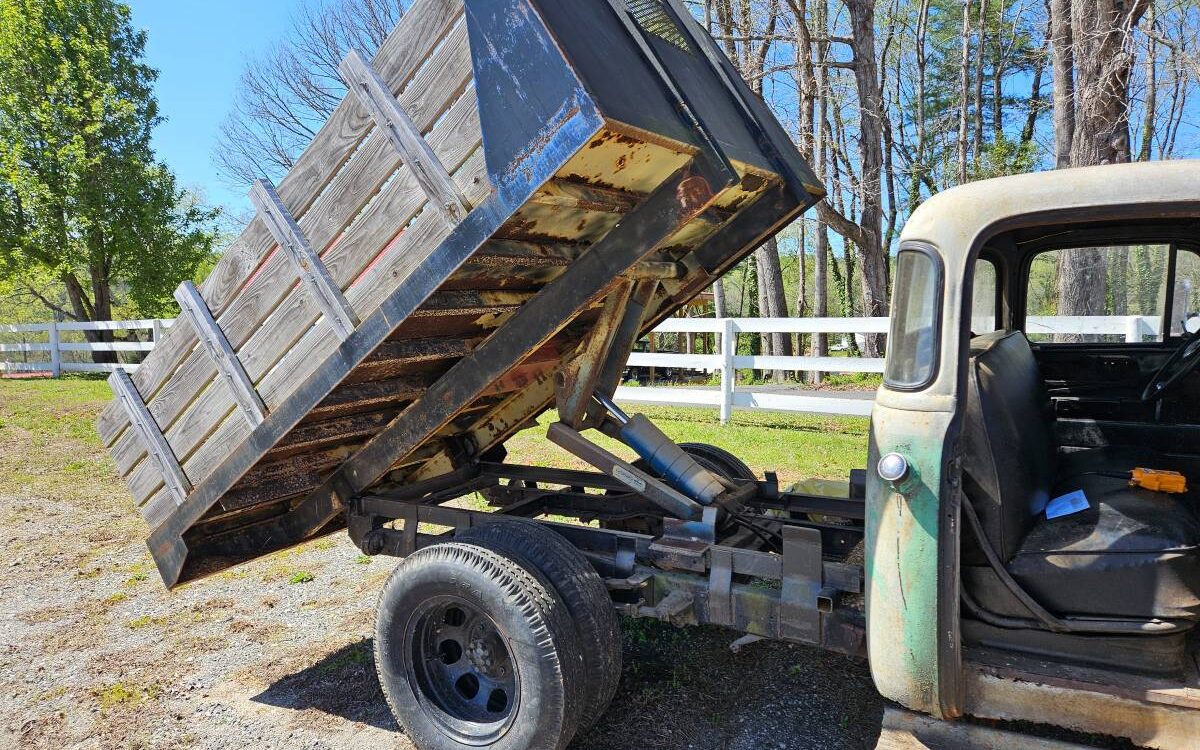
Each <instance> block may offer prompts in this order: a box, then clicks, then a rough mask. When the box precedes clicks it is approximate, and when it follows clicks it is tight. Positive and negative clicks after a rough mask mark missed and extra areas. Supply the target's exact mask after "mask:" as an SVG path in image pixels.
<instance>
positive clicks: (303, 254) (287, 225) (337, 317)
mask: <svg viewBox="0 0 1200 750" xmlns="http://www.w3.org/2000/svg"><path fill="white" fill-rule="evenodd" d="M250 201H251V202H252V203H253V204H254V207H255V208H256V209H258V217H259V219H261V220H262V221H263V222H265V223H266V224H267V227H268V228H269V229H270V230H271V236H272V237H274V238H275V241H276V242H277V243H279V249H280V251H281V252H282V254H283V256H284V257H286V258H287V259H288V260H289V261H290V262H291V265H292V270H293V271H295V273H296V275H297V276H299V277H300V283H301V284H303V285H304V288H305V290H306V291H307V292H308V295H309V296H310V297H312V298H313V299H314V300H315V301H316V303H317V307H318V308H320V310H321V314H322V316H323V317H324V318H325V322H326V323H327V324H328V325H329V326H330V327H331V328H332V329H333V332H334V334H335V335H336V336H337V337H338V338H340V339H341V340H342V341H345V340H346V339H348V338H350V336H351V335H352V334H353V333H354V329H356V328H358V324H359V322H360V321H359V320H358V316H357V315H355V314H354V311H353V310H351V309H350V305H349V304H347V303H346V298H345V297H343V296H342V290H341V288H340V287H339V286H338V285H337V284H336V283H334V281H333V277H332V276H330V275H329V269H328V268H326V267H325V264H324V263H323V262H322V261H321V256H320V255H317V253H316V252H314V251H313V249H312V245H310V244H308V238H307V237H305V236H304V231H303V230H301V229H300V225H299V224H297V223H296V220H295V219H294V218H293V217H292V215H291V214H290V213H288V210H287V207H286V206H284V205H283V201H281V200H280V199H279V194H278V193H276V192H275V186H274V185H272V184H271V181H270V180H259V181H258V182H256V183H254V188H253V189H251V191H250Z"/></svg>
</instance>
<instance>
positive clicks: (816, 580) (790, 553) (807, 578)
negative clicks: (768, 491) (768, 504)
mask: <svg viewBox="0 0 1200 750" xmlns="http://www.w3.org/2000/svg"><path fill="white" fill-rule="evenodd" d="M821 554H822V550H821V532H820V530H819V529H810V528H804V527H800V526H785V527H784V528H783V590H782V592H781V596H780V618H779V619H780V623H779V631H780V635H781V636H783V637H784V638H787V639H789V640H794V641H802V642H804V643H813V644H820V643H821V609H820V606H819V601H820V599H821V595H822V591H823V589H824V584H823V576H824V562H823V560H822V556H821Z"/></svg>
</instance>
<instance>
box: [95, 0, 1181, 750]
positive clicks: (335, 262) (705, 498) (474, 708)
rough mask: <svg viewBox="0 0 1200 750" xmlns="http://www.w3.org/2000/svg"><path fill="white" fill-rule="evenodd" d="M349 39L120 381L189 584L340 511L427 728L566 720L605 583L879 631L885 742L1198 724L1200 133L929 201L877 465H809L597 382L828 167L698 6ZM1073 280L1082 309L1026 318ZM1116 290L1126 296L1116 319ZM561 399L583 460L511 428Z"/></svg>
mask: <svg viewBox="0 0 1200 750" xmlns="http://www.w3.org/2000/svg"><path fill="white" fill-rule="evenodd" d="M340 70H341V74H342V76H343V78H344V80H345V83H346V87H347V90H348V93H347V95H346V98H345V100H344V101H343V102H342V103H341V105H340V106H339V107H338V108H337V110H336V111H335V112H334V114H333V115H332V117H331V119H330V120H329V122H328V123H327V124H326V125H325V126H324V128H322V129H321V130H320V132H319V133H318V134H317V135H316V137H315V138H314V140H313V142H312V144H311V145H310V146H309V148H308V149H307V150H306V151H305V152H304V154H303V155H302V156H301V157H300V158H299V160H298V162H297V164H296V165H295V167H294V168H293V169H292V170H291V171H290V172H289V173H288V175H287V176H286V177H285V178H284V179H283V180H282V182H280V184H278V185H274V184H272V183H271V182H269V181H266V180H262V181H259V182H258V183H256V184H255V185H254V186H253V189H252V192H251V197H252V199H253V202H254V204H255V207H256V209H257V216H256V218H255V219H254V221H253V222H251V223H250V225H249V226H248V227H247V229H246V230H245V232H244V233H243V234H242V236H241V237H240V238H239V239H238V240H237V242H236V243H235V244H234V245H233V247H232V248H231V249H230V250H229V252H227V253H226V254H225V255H224V257H223V258H222V259H221V261H220V263H219V264H218V266H217V267H216V269H215V270H214V271H213V273H212V274H211V275H210V276H209V278H208V279H207V280H206V281H205V282H204V283H203V284H201V285H200V286H199V287H198V288H197V287H196V286H194V285H192V284H190V283H185V284H184V285H182V286H181V287H180V288H179V290H178V292H177V294H176V298H177V300H178V301H179V304H180V308H181V311H182V314H181V317H180V320H179V321H178V323H177V324H176V325H175V326H174V327H173V328H172V329H171V330H170V332H169V333H168V334H167V335H166V336H165V338H164V340H163V341H161V342H160V343H159V344H158V346H157V347H156V348H155V350H154V351H153V352H152V353H151V354H150V356H149V357H148V358H147V359H146V361H145V362H144V364H142V365H141V367H140V368H139V369H138V370H137V371H136V372H135V373H134V374H132V375H127V374H125V373H124V372H117V373H115V374H114V375H113V376H112V379H111V381H110V382H111V384H112V386H113V390H114V392H115V394H116V399H115V400H114V402H113V403H112V404H111V405H110V406H109V407H108V408H106V409H105V410H104V412H103V413H102V415H101V417H100V420H99V426H98V428H99V432H100V435H101V436H102V438H103V440H104V443H105V445H106V446H107V447H109V449H110V451H111V453H112V456H113V459H114V461H115V463H116V465H117V467H118V469H119V471H120V473H121V475H122V476H123V477H124V479H125V480H126V481H127V483H128V485H129V488H130V491H131V493H132V495H133V497H134V499H135V501H136V502H137V504H138V507H139V508H140V511H141V513H142V515H143V517H144V518H145V520H146V522H147V524H148V526H149V528H150V533H149V539H148V545H149V548H150V552H151V554H152V556H153V558H154V560H155V562H156V564H157V566H158V570H159V572H160V574H161V577H162V580H163V582H164V583H165V584H166V586H167V587H169V588H174V587H177V586H182V585H185V584H189V583H191V582H194V581H198V580H201V579H203V578H204V577H205V576H208V575H212V574H214V573H216V572H218V571H222V570H225V569H228V568H230V567H232V566H235V565H238V564H241V563H244V562H246V561H249V560H253V559H256V558H260V557H262V556H265V555H269V554H273V553H276V552H278V551H281V550H284V549H287V548H290V547H293V546H295V545H299V544H302V543H305V542H308V541H310V540H313V539H317V538H319V537H322V536H326V535H330V534H334V533H346V534H348V535H349V537H350V539H351V540H352V541H353V542H354V544H355V545H357V546H358V547H359V548H360V549H361V550H362V551H363V553H365V554H367V555H372V556H390V557H395V558H399V559H401V560H402V562H400V564H399V565H398V567H397V568H396V570H395V572H394V574H393V575H392V576H391V577H390V578H389V580H388V581H387V583H386V584H385V586H384V588H383V591H382V593H381V596H380V600H379V605H378V617H377V626H376V635H375V641H374V643H375V662H376V667H377V671H378V675H379V680H380V684H381V685H382V688H383V692H384V695H385V696H386V698H387V700H388V702H389V705H390V706H391V708H392V710H393V712H394V713H395V715H396V718H397V720H398V721H399V723H400V725H401V726H402V727H403V729H404V731H405V732H406V733H407V734H408V736H409V737H410V738H411V740H412V741H413V742H414V743H415V744H416V746H417V747H419V748H422V750H442V749H444V748H468V747H469V748H505V749H511V750H526V749H530V748H536V749H541V748H563V747H566V746H567V745H568V744H569V743H570V742H571V740H572V738H573V737H574V736H575V735H576V734H577V733H578V732H579V731H581V730H584V729H586V728H587V727H589V726H590V725H592V724H594V723H595V722H596V721H598V719H599V718H600V717H601V715H602V714H603V713H604V710H605V708H606V707H607V705H608V703H609V701H610V700H611V698H612V696H613V694H614V692H615V691H616V689H617V683H618V679H619V676H620V672H621V644H620V636H619V630H618V618H619V617H620V616H628V617H640V618H652V619H657V620H661V621H664V622H668V623H672V624H676V625H693V624H712V625H719V626H723V627H726V628H730V629H732V630H735V631H738V632H739V633H741V634H743V636H744V637H746V638H750V639H754V638H760V639H762V638H766V639H778V640H783V641H788V642H792V643H797V644H805V645H809V646H816V647H820V648H824V649H830V650H834V651H838V652H841V653H844V654H847V655H850V656H853V657H864V656H865V657H867V658H869V662H870V665H871V670H872V674H873V677H874V681H875V685H876V687H877V688H878V690H879V691H880V693H881V694H882V695H883V696H884V697H886V698H888V699H889V700H890V701H892V702H893V705H892V708H891V709H889V710H888V712H887V715H886V717H885V722H884V730H883V735H882V737H881V740H880V746H881V747H914V746H916V747H924V746H929V747H969V746H979V747H997V746H1010V747H1059V748H1062V747H1068V746H1071V747H1078V745H1067V744H1066V742H1065V741H1064V740H1063V739H1061V738H1059V739H1045V738H1041V739H1034V738H1030V737H1029V736H1027V735H1024V734H1019V733H1018V732H1019V731H1022V730H1023V728H1025V727H1027V726H1028V723H1036V724H1048V725H1056V726H1058V727H1062V728H1066V729H1068V730H1076V731H1079V732H1086V733H1092V734H1104V735H1112V736H1117V737H1127V738H1130V739H1132V740H1133V741H1134V742H1136V743H1138V744H1141V745H1145V746H1148V747H1156V748H1182V747H1195V746H1196V741H1197V740H1196V738H1197V737H1200V721H1198V717H1200V712H1197V709H1198V708H1200V691H1198V688H1197V685H1198V683H1197V645H1198V644H1197V639H1196V637H1195V634H1194V632H1193V630H1194V625H1195V622H1196V620H1197V619H1198V618H1200V550H1198V548H1197V545H1198V544H1200V513H1198V508H1197V506H1196V505H1195V500H1194V499H1193V495H1192V494H1191V493H1190V490H1188V488H1187V485H1188V482H1189V481H1200V473H1198V472H1197V471H1196V467H1198V466H1200V464H1197V463H1196V461H1197V456H1198V455H1200V450H1195V449H1194V448H1193V445H1194V444H1195V443H1196V437H1197V435H1198V434H1200V433H1198V432H1197V430H1198V429H1200V428H1198V427H1196V424H1198V423H1200V413H1197V411H1196V406H1195V404H1196V403H1198V402H1200V400H1198V399H1196V398H1195V396H1196V392H1197V380H1196V377H1195V376H1194V375H1191V374H1190V373H1191V372H1192V370H1193V368H1194V367H1195V366H1196V365H1197V363H1198V362H1200V339H1198V338H1197V337H1196V335H1195V333H1194V331H1195V330H1196V326H1195V325H1194V323H1195V321H1194V320H1193V317H1194V314H1193V312H1192V309H1193V308H1195V307H1196V306H1197V299H1196V293H1195V292H1194V291H1193V290H1194V289H1196V288H1197V285H1196V284H1194V283H1192V282H1193V281H1198V280H1196V279H1193V278H1192V277H1193V276H1195V275H1196V274H1197V273H1200V262H1198V261H1200V256H1196V255H1195V253H1196V252H1197V251H1198V250H1200V241H1198V240H1197V229H1198V228H1200V226H1198V225H1200V192H1198V191H1197V187H1200V166H1198V165H1197V164H1195V163H1171V164H1154V165H1151V164H1141V165H1135V166H1126V167H1107V168H1100V169H1096V170H1082V171H1078V170H1066V171H1061V172H1056V173H1052V174H1046V175H1032V176H1022V177H1014V178H1005V179H1000V180H995V181H988V182H982V183H978V184H975V185H969V186H965V187H962V188H958V189H955V190H952V191H949V192H948V193H945V194H943V195H940V196H937V197H935V198H933V199H931V200H929V201H928V202H926V203H925V204H924V205H923V206H922V207H921V208H920V209H919V210H918V211H917V212H915V214H914V215H913V216H912V218H911V220H910V221H909V223H908V225H907V227H906V228H905V230H904V233H903V236H902V238H901V242H900V249H899V252H898V254H897V257H896V263H895V271H894V276H895V278H894V289H895V294H894V297H895V300H894V309H893V317H892V320H893V323H892V330H891V333H890V335H889V339H888V347H887V348H888V351H887V364H886V370H887V372H886V375H885V379H884V383H883V386H882V387H881V388H880V390H879V393H878V397H877V402H876V407H875V411H874V416H873V417H872V425H871V437H870V450H869V455H868V456H864V465H865V466H867V467H869V470H863V471H857V472H853V473H852V474H851V475H850V476H849V477H847V478H846V479H845V481H836V482H834V481H820V480H812V481H808V482H803V483H800V484H798V485H793V486H783V485H781V484H780V483H779V481H778V480H777V479H776V477H775V476H774V475H770V474H768V475H767V476H765V477H758V476H756V475H755V473H754V472H752V471H751V470H750V469H749V468H748V467H747V466H746V464H745V463H744V462H742V461H741V460H740V459H739V458H737V457H736V456H734V455H732V454H730V453H728V452H727V451H724V450H722V449H720V448H717V447H715V446H710V445H700V444H689V445H677V444H676V443H674V442H672V441H671V440H670V439H669V438H668V437H667V436H666V435H664V434H663V433H662V432H661V431H660V430H659V429H658V428H657V427H656V426H655V425H654V424H653V423H652V422H651V421H649V420H648V419H646V418H645V417H644V416H642V415H638V414H627V413H626V412H625V411H623V410H622V409H621V407H620V406H619V405H618V404H616V403H614V402H613V400H612V397H613V394H614V392H615V389H616V387H617V385H618V383H619V381H620V379H621V376H622V373H623V371H624V368H625V363H626V358H627V356H628V353H629V351H630V350H631V348H632V347H633V345H634V344H635V342H636V341H637V340H638V339H639V338H641V337H642V336H644V335H645V334H646V333H648V332H649V331H651V330H653V328H654V327H655V326H656V325H657V324H658V323H659V322H661V321H662V320H664V319H665V318H667V317H669V316H670V315H672V314H673V313H674V312H675V311H677V310H678V309H680V308H681V307H682V306H684V305H686V304H687V303H688V301H689V300H691V299H693V298H694V297H695V296H696V295H698V294H700V293H702V292H703V291H704V290H705V289H707V288H708V287H710V286H711V285H712V284H713V283H714V281H715V280H717V279H718V278H720V276H721V275H722V274H723V273H724V272H726V271H727V270H728V269H730V268H731V267H733V266H734V265H735V264H736V263H738V262H739V261H741V260H742V259H744V258H745V257H747V255H748V254H750V253H751V252H753V251H754V250H755V249H756V248H757V247H759V246H761V245H762V244H763V243H764V242H766V241H767V240H769V239H770V238H772V237H773V236H775V235H776V234H777V233H778V232H779V231H780V230H781V229H782V228H784V227H786V226H788V225H789V224H790V223H792V222H793V221H795V220H796V219H797V218H798V217H799V216H801V215H802V214H803V213H804V212H805V210H807V209H808V208H810V207H811V206H812V205H813V204H814V203H816V202H817V201H819V200H820V199H821V198H822V197H823V195H824V191H823V190H822V188H821V187H820V181H819V180H818V179H817V178H816V177H815V176H814V175H813V173H812V172H811V170H810V169H809V167H808V166H807V165H806V164H805V163H804V161H803V159H802V158H801V157H800V155H799V153H798V152H797V150H796V148H795V147H794V145H793V143H792V141H791V139H790V138H789V137H788V134H787V133H786V132H785V130H784V129H783V127H781V125H780V124H779V123H778V121H777V120H776V119H775V117H774V116H773V115H772V114H771V112H770V111H769V110H768V108H767V107H766V106H765V105H764V103H763V102H762V100H761V99H760V98H758V97H757V96H756V95H755V94H754V93H753V92H752V91H751V89H750V88H749V87H748V86H747V85H746V84H745V82H743V81H742V79H741V78H740V77H739V75H738V73H737V71H736V69H735V68H734V67H732V66H731V65H730V63H729V62H728V61H727V60H726V58H725V57H724V55H723V54H722V52H721V50H720V49H719V48H718V47H717V45H716V44H715V43H714V42H713V40H712V39H711V38H710V37H709V36H708V35H707V34H706V33H705V32H704V30H703V29H702V28H701V27H700V26H699V25H698V24H697V23H696V22H695V21H694V20H693V19H692V17H691V15H690V14H689V13H688V11H687V10H686V8H685V7H684V5H683V4H682V2H680V0H587V1H584V0H579V1H578V2H560V1H559V0H418V1H417V2H415V3H414V4H413V6H412V8H411V9H410V10H409V11H408V12H407V13H406V14H405V15H404V17H403V19H402V20H401V21H400V23H399V25H398V27H397V28H396V29H395V31H394V32H393V33H392V34H391V36H390V37H388V39H387V40H386V41H385V42H384V43H383V45H382V47H381V48H380V49H379V51H378V53H377V54H376V55H375V57H374V59H373V60H370V61H368V60H366V59H365V58H364V57H363V56H362V55H359V54H357V53H354V52H352V53H351V54H350V55H349V56H348V57H347V58H346V60H345V61H344V62H343V64H342V66H341V69H340ZM1060 284H1061V285H1062V286H1063V288H1066V287H1070V289H1073V290H1074V291H1071V292H1070V294H1069V295H1068V297H1069V298H1070V299H1072V300H1084V303H1079V304H1076V303H1074V302H1073V303H1072V304H1073V305H1074V307H1073V308H1072V309H1071V310H1067V311H1066V312H1065V313H1064V315H1063V316H1060V317H1061V319H1062V320H1063V321H1066V323H1064V325H1066V326H1067V327H1066V328H1064V329H1063V330H1061V331H1058V330H1051V331H1049V332H1045V331H1041V332H1039V333H1034V332H1032V331H1031V330H1029V327H1028V326H1027V322H1028V321H1027V318H1031V317H1033V316H1035V315H1041V316H1043V317H1042V318H1039V319H1040V320H1044V319H1045V317H1044V316H1045V313H1046V310H1047V309H1048V308H1049V307H1053V306H1054V302H1053V301H1054V300H1055V299H1057V297H1056V296H1055V295H1056V294H1057V293H1058V292H1059V291H1060ZM1071 284H1074V285H1075V286H1071ZM1072 295H1073V296H1072ZM1096 300H1099V302H1097V301H1096ZM1138 306H1140V308H1139V309H1136V310H1134V308H1136V307H1138ZM1110 309H1112V310H1115V311H1116V313H1115V314H1119V315H1126V316H1127V317H1128V315H1127V314H1129V313H1131V312H1132V313H1133V314H1135V315H1136V316H1140V317H1137V318H1136V323H1135V324H1134V325H1133V327H1132V328H1131V329H1130V330H1129V331H1125V329H1124V328H1121V329H1119V330H1120V331H1124V332H1125V335H1124V336H1123V337H1120V338H1119V340H1116V341H1114V340H1113V339H1112V335H1111V330H1110V329H1111V325H1110V324H1111V321H1110V320H1109V319H1108V318H1106V317H1104V314H1105V313H1107V312H1108V311H1109V310H1110ZM1054 312H1056V313H1061V312H1064V311H1062V310H1055V311H1054ZM1054 319H1055V320H1057V319H1058V318H1054ZM1121 320H1124V318H1121ZM1067 324H1070V325H1067ZM1122 325H1124V324H1123V323H1122ZM1071 326H1074V327H1071ZM1106 326H1107V327H1106ZM1068 329H1069V330H1068ZM1027 334H1028V335H1027ZM550 409H555V410H556V412H557V421H556V422H554V423H553V424H552V425H551V427H550V428H549V432H548V435H547V437H548V438H549V440H550V441H552V442H553V443H554V444H556V445H557V446H560V447H561V448H562V449H563V450H564V451H565V452H566V453H567V454H570V455H573V456H575V457H577V458H579V459H581V460H583V461H584V462H586V463H587V464H588V465H590V466H592V467H594V469H595V470H594V471H579V470H562V469H549V468H544V467H537V466H526V465H521V464H518V463H513V462H511V461H508V460H506V459H507V454H506V451H505V443H506V441H507V440H508V439H509V438H511V437H512V436H513V435H515V434H516V433H518V432H520V431H521V430H524V429H528V428H531V427H535V426H536V425H537V424H538V418H539V416H541V415H543V414H544V413H546V412H547V411H548V410H550ZM597 433H598V434H601V435H605V436H608V437H609V438H613V439H616V440H617V441H620V442H621V443H624V444H625V445H627V446H628V447H629V448H631V449H632V450H633V452H634V453H636V454H637V455H638V456H639V458H638V460H636V461H633V462H630V461H626V460H623V459H622V458H621V457H620V456H618V455H616V454H614V453H612V452H611V451H609V450H608V449H606V448H605V447H604V446H603V444H602V443H601V442H598V441H597V440H596V439H595V438H594V435H595V434H597ZM475 494H478V495H479V496H482V498H484V499H485V500H486V502H487V504H488V510H486V511H483V510H478V509H476V508H473V507H472V506H471V505H470V504H468V503H462V502H457V501H459V500H460V499H462V498H465V497H467V496H472V495H475ZM1067 506H1069V507H1067ZM549 518H554V519H556V521H554V522H552V521H549V520H547V519H549ZM564 518H565V519H571V520H572V522H570V523H566V522H562V519H564ZM997 721H999V722H1005V721H1015V722H1025V723H1023V724H1019V725H1013V726H1009V727H1004V726H999V725H997V723H996V722H997ZM1014 727H1020V728H1021V729H1015V728H1014ZM797 739H802V738H797Z"/></svg>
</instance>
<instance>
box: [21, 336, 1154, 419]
mask: <svg viewBox="0 0 1200 750" xmlns="http://www.w3.org/2000/svg"><path fill="white" fill-rule="evenodd" d="M976 322H977V325H979V326H980V327H981V330H986V329H990V328H991V325H990V322H989V321H986V320H980V321H976ZM174 324H175V321H174V320H120V321H106V322H99V323H38V324H23V325H0V335H4V334H9V335H13V334H20V335H28V334H32V335H44V336H45V337H46V341H45V342H21V343H16V344H11V343H7V344H0V373H3V372H16V373H49V374H52V375H53V376H55V377H57V376H58V375H60V374H61V373H63V372H112V371H113V370H115V369H124V370H127V371H129V372H133V371H134V370H136V369H137V365H136V364H95V363H92V362H76V361H66V360H64V358H63V355H64V354H79V353H88V354H90V353H92V352H117V353H120V352H126V353H136V352H149V351H151V350H153V348H154V342H155V341H158V340H160V338H161V335H162V332H163V330H164V329H166V328H170V327H171V326H172V325H174ZM888 326H889V323H888V318H724V319H714V318H672V319H670V320H667V321H665V322H663V324H662V325H660V326H659V327H658V328H657V329H656V330H655V333H656V334H697V333H702V334H715V339H716V340H717V342H718V343H717V348H719V352H718V353H716V354H676V353H647V352H635V353H633V354H631V355H630V357H629V366H630V367H637V368H656V367H660V368H678V369H686V370H702V371H707V372H711V373H719V374H720V387H719V388H711V389H704V388H687V387H677V388H675V387H672V388H661V387H646V388H632V387H621V388H618V389H617V394H616V396H617V399H619V400H621V401H626V402H641V403H659V404H669V405H679V406H708V407H713V408H717V409H720V412H721V421H722V423H728V422H729V420H730V419H731V418H732V415H733V410H734V409H735V408H744V409H762V410H772V411H792V412H812V413H818V414H839V415H847V416H869V415H870V413H871V407H872V406H873V405H874V401H873V399H871V398H864V397H862V396H858V397H848V396H846V395H841V396H839V395H829V394H828V393H826V392H821V391H798V392H787V391H781V390H778V389H776V390H761V389H757V390H756V389H753V388H737V373H738V371H739V370H766V371H771V370H783V371H786V372H821V373H876V374H877V373H882V372H883V366H884V360H882V359H872V358H866V357H850V356H842V357H776V356H747V355H739V354H738V353H737V349H738V346H737V344H738V340H739V337H740V336H743V335H759V334H764V333H786V334H832V335H835V336H836V335H841V336H851V335H856V334H872V333H875V334H880V333H881V334H886V333H887V332H888ZM1026 328H1027V330H1028V332H1029V334H1030V335H1031V336H1033V337H1038V336H1055V335H1061V334H1088V335H1107V336H1120V337H1123V338H1124V339H1125V340H1126V341H1131V342H1132V341H1144V340H1145V337H1147V336H1150V337H1153V336H1157V335H1158V333H1159V330H1160V329H1161V322H1160V320H1159V319H1158V318H1155V317H1146V316H1092V317H1081V316H1080V317H1069V316H1063V317H1031V318H1029V319H1028V320H1027V321H1026ZM129 330H149V331H153V338H152V340H151V341H146V342H112V343H95V344H93V343H73V342H64V341H62V334H64V333H71V334H82V333H86V332H88V331H129ZM6 354H10V355H11V354H21V355H25V356H26V359H28V355H30V354H36V355H42V356H41V357H40V358H39V361H36V362H29V361H22V362H12V361H3V359H4V357H3V355H6ZM42 360H44V361H42Z"/></svg>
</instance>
